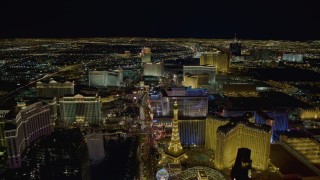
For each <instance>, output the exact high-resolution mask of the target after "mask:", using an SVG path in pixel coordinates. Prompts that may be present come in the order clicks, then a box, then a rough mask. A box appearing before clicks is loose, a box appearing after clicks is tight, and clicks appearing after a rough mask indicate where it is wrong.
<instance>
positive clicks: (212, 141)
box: [150, 89, 272, 170]
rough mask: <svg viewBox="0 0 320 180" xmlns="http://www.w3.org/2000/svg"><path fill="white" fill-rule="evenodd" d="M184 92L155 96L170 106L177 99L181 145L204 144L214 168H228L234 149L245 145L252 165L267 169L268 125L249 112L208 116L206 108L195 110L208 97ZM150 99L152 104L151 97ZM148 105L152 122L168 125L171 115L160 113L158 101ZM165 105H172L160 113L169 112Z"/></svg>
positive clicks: (269, 128)
mask: <svg viewBox="0 0 320 180" xmlns="http://www.w3.org/2000/svg"><path fill="white" fill-rule="evenodd" d="M180 91H181V90H180ZM185 91H188V89H186V90H185ZM193 91H194V90H193ZM187 95H188V93H184V94H183V96H182V95H181V96H178V95H172V97H170V96H168V94H166V95H165V96H164V94H163V95H162V94H160V95H159V96H160V97H159V99H158V100H157V102H158V103H159V102H161V101H164V100H165V101H164V102H166V103H165V104H167V103H168V104H169V106H170V104H172V103H171V101H174V100H177V102H178V104H179V120H178V124H179V132H180V134H179V135H180V141H181V144H182V146H184V147H190V146H192V147H205V148H206V149H208V150H210V151H212V152H214V153H215V160H214V166H215V167H216V168H217V169H225V168H231V167H232V166H233V165H234V161H235V159H236V156H237V149H238V148H248V149H250V150H251V159H252V167H253V168H256V169H259V170H266V169H267V167H268V163H269V152H270V139H271V135H272V128H271V126H269V125H265V124H256V123H254V118H253V114H251V113H245V114H244V115H242V116H238V117H232V118H229V117H216V116H208V115H207V111H204V113H205V115H203V113H195V112H198V111H199V110H201V109H207V106H208V104H207V103H203V102H204V101H206V100H207V99H205V98H207V97H206V96H204V94H203V93H200V94H198V96H193V97H192V98H191V99H190V97H187ZM161 96H162V97H161ZM168 97H170V98H168ZM167 101H169V102H167ZM189 101H190V102H189ZM150 102H151V104H152V98H151V101H150ZM160 104H161V103H160ZM191 104H192V106H194V107H197V109H198V110H197V111H192V112H191V111H189V110H190V109H189V108H187V107H188V106H189V105H191ZM151 107H152V108H153V112H154V116H153V122H155V123H154V125H155V126H162V127H165V128H171V127H172V125H170V119H171V118H164V116H159V114H158V112H159V109H158V110H157V107H158V108H159V104H152V105H151ZM166 109H172V107H171V108H170V107H169V108H163V109H162V110H164V111H162V113H167V114H168V115H169V116H170V111H166ZM156 111H158V112H156ZM160 111H161V110H160ZM168 119H169V121H168Z"/></svg>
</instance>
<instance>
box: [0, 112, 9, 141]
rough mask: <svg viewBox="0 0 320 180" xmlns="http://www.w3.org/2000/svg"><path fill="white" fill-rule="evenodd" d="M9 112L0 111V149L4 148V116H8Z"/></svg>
mask: <svg viewBox="0 0 320 180" xmlns="http://www.w3.org/2000/svg"><path fill="white" fill-rule="evenodd" d="M9 112H10V110H0V147H6V146H7V143H6V139H5V136H4V126H5V122H6V121H5V119H4V118H5V116H6V114H8V113H9Z"/></svg>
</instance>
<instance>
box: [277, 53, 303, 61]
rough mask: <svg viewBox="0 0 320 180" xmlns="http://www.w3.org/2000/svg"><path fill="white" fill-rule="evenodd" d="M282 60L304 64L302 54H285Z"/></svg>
mask: <svg viewBox="0 0 320 180" xmlns="http://www.w3.org/2000/svg"><path fill="white" fill-rule="evenodd" d="M282 59H283V60H284V61H293V62H302V61H303V55H302V54H292V53H290V54H283V56H282Z"/></svg>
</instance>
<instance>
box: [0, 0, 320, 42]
mask: <svg viewBox="0 0 320 180" xmlns="http://www.w3.org/2000/svg"><path fill="white" fill-rule="evenodd" d="M0 7H2V10H1V11H0V21H1V25H0V38H15V37H34V38H37V37H44V38H45V37H48V38H68V37H71V38H72V37H123V36H126V37H165V38H175V37H186V38H226V39H231V38H233V37H234V34H235V33H237V37H238V38H240V39H284V40H317V39H318V40H319V39H320V27H319V19H320V15H319V13H318V6H317V5H316V2H315V1H308V0H305V1H298V2H296V1H291V2H290V1H289V2H283V1H279V2H277V1H275V0H269V1H266V0H262V1H251V0H249V1H244V0H243V1H240V0H238V1H217V2H214V0H211V1H204V0H198V1H193V2H189V1H184V2H182V1H171V2H170V1H167V0H163V1H151V0H149V1H146V0H143V1H133V0H132V1H124V0H117V1H114V2H109V1H98V0H90V1H89V0H88V1H84V0H82V1H77V0H69V1H62V0H55V1H54V0H46V1H35V0H28V1H22V0H21V1H20V0H3V1H1V2H0Z"/></svg>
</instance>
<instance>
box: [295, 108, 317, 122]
mask: <svg viewBox="0 0 320 180" xmlns="http://www.w3.org/2000/svg"><path fill="white" fill-rule="evenodd" d="M299 117H300V119H301V120H316V119H319V118H320V109H319V108H318V107H316V108H313V109H299Z"/></svg>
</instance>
